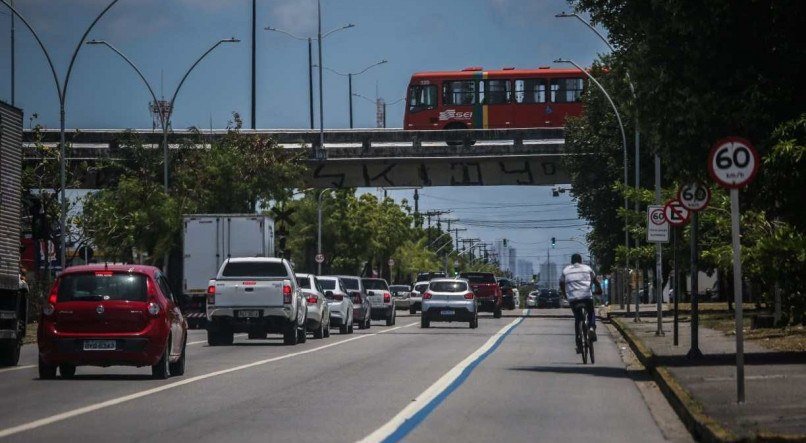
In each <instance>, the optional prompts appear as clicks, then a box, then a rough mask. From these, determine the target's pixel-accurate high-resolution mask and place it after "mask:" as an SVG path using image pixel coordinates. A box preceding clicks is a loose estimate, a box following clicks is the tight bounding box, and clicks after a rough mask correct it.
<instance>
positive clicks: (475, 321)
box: [470, 315, 479, 329]
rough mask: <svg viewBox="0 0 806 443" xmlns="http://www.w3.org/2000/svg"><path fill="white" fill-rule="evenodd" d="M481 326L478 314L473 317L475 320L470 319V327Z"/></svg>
mask: <svg viewBox="0 0 806 443" xmlns="http://www.w3.org/2000/svg"><path fill="white" fill-rule="evenodd" d="M478 327H479V316H478V315H476V316H475V317H473V320H470V329H476V328H478Z"/></svg>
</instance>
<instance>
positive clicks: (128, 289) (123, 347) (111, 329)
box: [37, 265, 187, 379]
mask: <svg viewBox="0 0 806 443" xmlns="http://www.w3.org/2000/svg"><path fill="white" fill-rule="evenodd" d="M37 338H38V341H39V377H40V378H42V379H49V378H54V377H56V369H57V368H58V370H59V373H60V374H61V375H62V377H65V378H70V377H72V376H74V375H75V373H76V366H103V367H106V366H113V365H125V366H138V367H140V366H151V374H152V375H153V376H154V378H159V379H164V378H167V377H168V376H170V375H182V374H184V372H185V345H186V343H187V322H186V321H185V319H184V317H183V316H182V312H181V311H180V310H179V305H178V303H177V302H176V300H175V299H174V296H173V294H172V293H171V290H170V288H169V286H168V281H167V280H166V278H165V276H164V275H163V274H162V272H161V271H160V270H159V269H158V268H155V267H153V266H142V265H89V266H74V267H71V268H67V269H66V270H65V271H64V272H63V273H62V274H61V275H59V277H58V278H57V279H56V281H55V282H54V284H53V288H52V289H51V291H50V295H49V296H48V300H47V301H46V302H45V303H44V306H43V308H42V315H41V318H40V321H39V329H38V331H37Z"/></svg>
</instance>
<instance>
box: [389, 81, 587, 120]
mask: <svg viewBox="0 0 806 443" xmlns="http://www.w3.org/2000/svg"><path fill="white" fill-rule="evenodd" d="M584 86H585V82H584V74H583V73H581V72H579V71H578V70H576V69H551V68H548V67H541V68H538V69H515V68H504V69H501V70H496V71H485V70H484V69H482V68H480V67H472V68H465V69H462V70H461V71H444V72H418V73H415V74H414V75H412V77H411V82H410V83H409V92H408V95H407V97H406V116H405V118H404V121H403V128H404V129H409V130H426V129H486V128H496V129H498V128H540V127H562V126H564V125H565V118H566V117H567V116H569V115H579V114H581V113H582V103H581V97H582V92H583V88H584Z"/></svg>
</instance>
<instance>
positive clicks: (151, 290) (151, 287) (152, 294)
mask: <svg viewBox="0 0 806 443" xmlns="http://www.w3.org/2000/svg"><path fill="white" fill-rule="evenodd" d="M146 287H147V288H148V299H149V300H156V299H157V285H155V284H154V282H153V281H151V279H148V280H147V284H146Z"/></svg>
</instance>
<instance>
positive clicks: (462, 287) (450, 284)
mask: <svg viewBox="0 0 806 443" xmlns="http://www.w3.org/2000/svg"><path fill="white" fill-rule="evenodd" d="M428 290H429V291H434V292H465V291H467V283H465V282H463V281H432V282H431V284H430V285H429V286H428Z"/></svg>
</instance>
